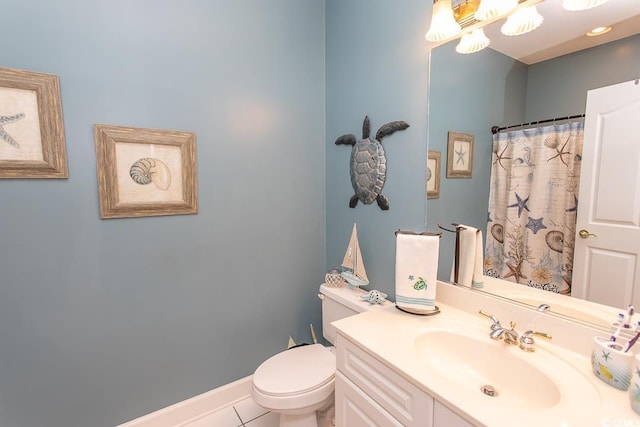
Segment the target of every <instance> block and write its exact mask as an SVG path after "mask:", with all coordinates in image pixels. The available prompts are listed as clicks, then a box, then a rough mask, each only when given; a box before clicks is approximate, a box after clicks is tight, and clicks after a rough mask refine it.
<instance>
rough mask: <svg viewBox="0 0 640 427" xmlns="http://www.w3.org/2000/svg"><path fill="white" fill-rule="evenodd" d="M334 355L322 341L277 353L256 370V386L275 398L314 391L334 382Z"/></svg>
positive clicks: (258, 389) (260, 390) (258, 390)
mask: <svg viewBox="0 0 640 427" xmlns="http://www.w3.org/2000/svg"><path fill="white" fill-rule="evenodd" d="M335 372H336V358H335V355H334V354H333V353H332V352H331V351H329V349H327V348H326V347H324V346H323V345H321V344H313V345H306V346H301V347H296V348H292V349H290V350H287V351H283V352H282V353H278V354H276V355H274V356H272V357H270V358H269V359H267V360H266V361H264V362H263V363H262V364H261V365H260V366H259V367H258V369H256V371H255V373H254V374H253V387H254V389H255V390H256V391H257V392H259V393H261V394H263V395H265V396H271V397H274V398H285V397H289V396H290V397H293V396H298V395H304V394H313V393H312V392H313V391H315V390H319V389H323V388H325V387H326V386H327V385H328V384H329V383H332V382H333V380H334V378H335Z"/></svg>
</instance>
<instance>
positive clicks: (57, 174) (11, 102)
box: [0, 67, 69, 178]
mask: <svg viewBox="0 0 640 427" xmlns="http://www.w3.org/2000/svg"><path fill="white" fill-rule="evenodd" d="M68 177H69V169H68V167H67V151H66V143H65V136H64V124H63V121H62V102H61V99H60V84H59V81H58V76H56V75H53V74H45V73H38V72H34V71H25V70H17V69H13V68H2V67H0V178H68Z"/></svg>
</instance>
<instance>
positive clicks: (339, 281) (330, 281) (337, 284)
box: [324, 268, 346, 288]
mask: <svg viewBox="0 0 640 427" xmlns="http://www.w3.org/2000/svg"><path fill="white" fill-rule="evenodd" d="M324 281H325V283H326V284H327V286H329V287H331V288H343V287H345V286H346V282H345V280H344V278H343V277H342V275H341V274H340V272H339V271H338V270H337V269H335V268H334V269H332V270H329V271H328V272H327V274H325V275H324Z"/></svg>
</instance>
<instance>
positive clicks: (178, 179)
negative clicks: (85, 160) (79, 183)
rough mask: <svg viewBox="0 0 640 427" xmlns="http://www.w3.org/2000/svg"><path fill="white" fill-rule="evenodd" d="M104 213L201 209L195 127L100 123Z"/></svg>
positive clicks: (97, 136)
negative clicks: (142, 126)
mask: <svg viewBox="0 0 640 427" xmlns="http://www.w3.org/2000/svg"><path fill="white" fill-rule="evenodd" d="M93 131H94V139H95V144H96V163H97V171H98V192H99V199H100V217H101V218H103V219H107V218H125V217H141V216H160V215H182V214H196V213H198V185H197V175H196V136H195V133H193V132H182V131H173V130H161V129H145V128H134V127H124V126H111V125H103V124H96V125H94V128H93Z"/></svg>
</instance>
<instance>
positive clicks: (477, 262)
mask: <svg viewBox="0 0 640 427" xmlns="http://www.w3.org/2000/svg"><path fill="white" fill-rule="evenodd" d="M456 233H457V239H458V246H457V248H456V251H457V252H458V254H457V257H458V280H457V283H458V284H459V285H462V286H470V287H472V288H476V289H481V288H483V287H484V270H483V269H484V255H483V247H482V231H480V230H478V229H477V228H474V227H470V226H468V225H459V226H458V227H457V228H456ZM455 264H456V261H455V258H454V260H453V266H452V268H451V281H452V282H456V280H455V269H456V266H455Z"/></svg>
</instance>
